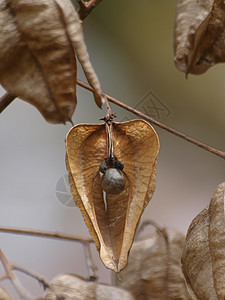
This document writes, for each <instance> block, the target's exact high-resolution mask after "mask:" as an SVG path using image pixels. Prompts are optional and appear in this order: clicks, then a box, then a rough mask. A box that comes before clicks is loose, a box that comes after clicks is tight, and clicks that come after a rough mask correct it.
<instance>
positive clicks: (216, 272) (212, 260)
mask: <svg viewBox="0 0 225 300" xmlns="http://www.w3.org/2000/svg"><path fill="white" fill-rule="evenodd" d="M224 205H225V183H222V184H220V185H219V186H218V187H217V189H216V191H215V193H214V195H213V197H212V199H211V201H210V204H209V206H208V207H206V208H205V209H204V210H202V212H200V213H199V214H198V215H197V217H196V218H195V219H194V220H193V221H192V223H191V225H190V227H189V229H188V233H187V236H186V242H185V245H184V251H183V254H182V264H183V272H184V275H185V277H186V280H187V283H188V287H189V290H190V292H191V294H192V296H193V299H200V300H207V299H208V300H211V299H218V300H222V299H224V298H225V284H224V282H225V208H224V207H225V206H224Z"/></svg>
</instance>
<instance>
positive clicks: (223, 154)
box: [0, 80, 225, 158]
mask: <svg viewBox="0 0 225 300" xmlns="http://www.w3.org/2000/svg"><path fill="white" fill-rule="evenodd" d="M77 84H78V85H80V86H81V87H83V88H85V89H87V90H89V91H92V92H93V88H92V87H91V86H90V85H88V84H87V83H85V82H83V81H81V80H77ZM103 96H104V97H105V98H106V99H108V101H110V102H112V103H114V104H116V105H118V106H120V107H122V108H124V109H126V110H128V111H130V112H132V113H133V114H135V115H137V116H139V117H141V118H142V119H144V120H146V121H148V122H150V123H152V124H154V125H156V126H158V127H160V128H162V129H164V130H166V131H168V132H170V133H172V134H174V135H176V136H179V137H180V138H182V139H184V140H185V141H187V142H190V143H192V144H194V145H196V146H198V147H200V148H202V149H204V150H206V151H209V152H211V153H213V154H215V155H217V156H219V157H222V158H225V152H224V151H221V150H218V149H216V148H214V147H211V146H209V145H207V144H204V143H202V142H200V141H198V140H196V139H193V138H192V137H190V136H188V135H186V134H184V133H182V132H180V131H178V130H176V129H174V128H171V127H169V126H167V125H165V124H163V123H161V122H159V121H157V120H154V119H153V118H151V117H149V116H147V115H145V114H143V113H142V112H140V111H138V110H137V109H134V108H132V107H130V106H129V105H127V104H124V103H123V102H121V101H119V100H118V99H116V98H114V97H112V96H110V95H107V94H105V93H103ZM13 97H14V98H15V96H13V95H11V94H10V93H8V94H5V95H4V96H3V97H2V98H0V113H1V112H2V110H1V107H2V106H1V101H2V99H3V101H5V100H6V99H12V98H13ZM4 99H5V100H4ZM12 100H13V99H12ZM12 100H11V101H10V102H9V103H11V102H12ZM9 103H8V104H9ZM6 106H7V105H6ZM6 106H5V107H6ZM5 107H4V108H5ZM4 108H3V110H4ZM107 109H108V108H107Z"/></svg>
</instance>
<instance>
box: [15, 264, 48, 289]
mask: <svg viewBox="0 0 225 300" xmlns="http://www.w3.org/2000/svg"><path fill="white" fill-rule="evenodd" d="M12 269H13V270H17V271H19V272H22V273H24V274H26V275H28V276H30V277H33V278H34V279H36V280H37V281H38V282H39V283H40V284H41V286H42V287H43V289H44V290H46V289H47V288H49V283H48V282H47V281H46V280H45V279H44V278H43V277H41V276H39V275H37V274H35V273H33V272H31V271H30V270H27V269H25V268H24V267H21V266H18V265H15V264H12Z"/></svg>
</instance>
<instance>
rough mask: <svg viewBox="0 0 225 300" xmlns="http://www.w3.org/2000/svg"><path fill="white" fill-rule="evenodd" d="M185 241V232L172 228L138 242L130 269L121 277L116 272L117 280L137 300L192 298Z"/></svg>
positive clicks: (124, 270)
mask: <svg viewBox="0 0 225 300" xmlns="http://www.w3.org/2000/svg"><path fill="white" fill-rule="evenodd" d="M184 241H185V236H184V234H182V233H180V232H178V231H176V230H172V229H168V228H167V229H164V232H163V234H162V233H160V232H157V233H155V234H152V235H151V236H150V237H149V238H145V239H142V240H137V241H135V242H134V244H133V246H132V248H131V251H130V255H129V261H128V264H127V266H126V268H124V269H123V270H122V271H121V272H120V273H119V278H118V276H116V274H114V273H113V274H112V279H113V283H114V284H116V286H120V287H123V288H125V289H127V290H129V291H130V292H131V293H132V294H133V295H134V297H135V299H137V300H147V299H149V300H150V299H154V300H161V299H168V300H172V299H173V300H177V299H182V300H191V299H192V298H191V296H190V295H189V293H188V291H187V289H186V285H185V280H184V276H183V274H182V270H181V254H182V249H183V245H184Z"/></svg>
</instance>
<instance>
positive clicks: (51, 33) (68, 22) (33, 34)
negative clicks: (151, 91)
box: [0, 0, 101, 123]
mask: <svg viewBox="0 0 225 300" xmlns="http://www.w3.org/2000/svg"><path fill="white" fill-rule="evenodd" d="M75 53H76V54H77V56H78V59H79V60H80V62H81V64H82V67H83V69H84V72H85V74H86V76H87V79H88V81H89V83H90V85H91V86H92V87H93V88H94V90H95V91H94V95H95V99H96V103H97V104H98V106H101V89H100V84H99V81H98V79H97V76H96V75H95V73H94V70H93V68H92V66H91V64H90V61H89V57H88V53H87V49H86V46H85V43H84V39H83V32H82V26H81V22H80V20H79V16H78V14H77V12H76V11H75V9H74V7H73V5H72V4H71V2H70V0H39V1H37V0H35V1H34V0H26V1H25V0H2V1H1V2H0V61H1V64H0V84H1V85H2V86H3V87H4V88H5V89H6V90H7V91H8V92H10V93H12V94H14V95H17V96H18V97H19V98H21V99H23V100H25V101H27V102H29V103H31V104H33V105H34V106H35V107H36V108H37V109H38V110H39V111H40V112H41V113H42V115H43V116H44V118H45V119H46V120H47V121H49V122H52V123H65V122H66V121H70V120H71V117H72V114H73V112H74V110H75V107H76V102H77V100H76V79H77V66H76V57H75Z"/></svg>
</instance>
